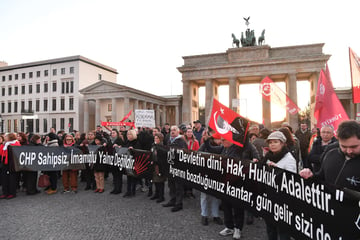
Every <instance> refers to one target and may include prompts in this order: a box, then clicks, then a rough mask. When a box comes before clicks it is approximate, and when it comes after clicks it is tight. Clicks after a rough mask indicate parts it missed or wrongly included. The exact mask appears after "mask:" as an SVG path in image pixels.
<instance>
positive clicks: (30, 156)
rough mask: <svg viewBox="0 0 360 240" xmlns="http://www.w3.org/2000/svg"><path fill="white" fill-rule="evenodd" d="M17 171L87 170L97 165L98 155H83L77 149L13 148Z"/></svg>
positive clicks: (91, 153)
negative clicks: (90, 165)
mask: <svg viewBox="0 0 360 240" xmlns="http://www.w3.org/2000/svg"><path fill="white" fill-rule="evenodd" d="M11 151H12V156H13V157H12V158H11V159H12V160H13V163H12V164H13V166H14V168H15V171H23V170H25V171H26V170H28V171H59V170H67V169H85V165H84V164H89V163H95V162H96V154H95V153H94V152H90V153H88V154H83V153H82V152H81V151H80V149H78V148H75V147H69V148H65V147H45V146H18V147H11Z"/></svg>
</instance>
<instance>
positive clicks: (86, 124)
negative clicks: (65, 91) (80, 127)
mask: <svg viewBox="0 0 360 240" xmlns="http://www.w3.org/2000/svg"><path fill="white" fill-rule="evenodd" d="M88 131H89V101H88V100H84V132H86V133H87V132H88Z"/></svg>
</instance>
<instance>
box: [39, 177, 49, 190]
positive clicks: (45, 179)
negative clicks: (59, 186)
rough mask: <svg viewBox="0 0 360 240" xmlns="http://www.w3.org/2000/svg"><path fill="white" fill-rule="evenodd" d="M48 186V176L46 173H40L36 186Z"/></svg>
mask: <svg viewBox="0 0 360 240" xmlns="http://www.w3.org/2000/svg"><path fill="white" fill-rule="evenodd" d="M48 186H50V180H49V176H48V175H46V174H42V175H40V177H39V181H38V187H41V188H44V187H48Z"/></svg>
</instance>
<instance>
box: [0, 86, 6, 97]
mask: <svg viewBox="0 0 360 240" xmlns="http://www.w3.org/2000/svg"><path fill="white" fill-rule="evenodd" d="M1 96H5V88H4V87H3V88H1Z"/></svg>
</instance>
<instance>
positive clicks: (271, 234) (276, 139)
mask: <svg viewBox="0 0 360 240" xmlns="http://www.w3.org/2000/svg"><path fill="white" fill-rule="evenodd" d="M286 140H287V139H286V137H285V135H284V134H283V133H282V132H280V131H275V132H272V133H271V134H270V135H269V136H268V138H267V140H266V141H267V142H268V144H269V152H267V153H266V155H265V162H266V164H267V165H268V166H272V167H277V168H281V169H285V170H287V171H290V172H293V173H296V172H297V164H296V160H295V158H294V157H293V155H292V154H291V153H290V152H289V149H288V148H287V146H286ZM265 223H266V231H267V235H268V239H269V240H277V239H278V236H279V238H280V239H281V240H287V239H288V240H290V236H289V235H288V233H287V232H284V231H283V230H282V229H280V228H278V227H277V226H276V225H275V224H273V223H272V222H270V221H268V220H265Z"/></svg>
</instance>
